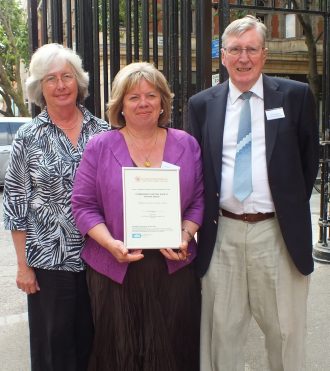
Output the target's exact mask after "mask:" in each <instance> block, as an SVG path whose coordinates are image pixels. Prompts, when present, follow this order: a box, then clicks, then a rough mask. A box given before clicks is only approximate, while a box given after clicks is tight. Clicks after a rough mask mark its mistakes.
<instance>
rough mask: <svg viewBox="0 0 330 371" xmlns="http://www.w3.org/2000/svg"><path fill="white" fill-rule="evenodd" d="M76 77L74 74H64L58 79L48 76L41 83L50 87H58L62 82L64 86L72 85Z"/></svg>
mask: <svg viewBox="0 0 330 371" xmlns="http://www.w3.org/2000/svg"><path fill="white" fill-rule="evenodd" d="M75 78H76V76H75V75H74V74H73V73H64V74H63V75H61V76H60V77H57V76H55V75H48V76H46V77H44V78H43V79H42V80H41V81H42V82H44V83H45V84H47V85H49V86H56V85H57V84H58V82H59V80H61V81H62V82H63V84H64V85H70V84H72V82H73V81H74V79H75Z"/></svg>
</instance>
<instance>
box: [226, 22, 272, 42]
mask: <svg viewBox="0 0 330 371" xmlns="http://www.w3.org/2000/svg"><path fill="white" fill-rule="evenodd" d="M252 29H255V30H256V31H257V32H258V33H259V35H260V37H261V39H262V43H263V46H264V45H265V42H266V33H267V27H266V26H265V25H264V24H263V23H262V22H261V21H260V19H258V18H256V17H254V16H252V15H246V16H245V17H243V18H240V19H236V20H235V21H233V22H231V23H230V24H229V25H228V26H227V27H226V29H225V31H224V33H223V34H222V37H221V40H222V47H226V41H227V39H228V37H230V36H240V35H242V34H243V33H244V32H246V31H249V30H252Z"/></svg>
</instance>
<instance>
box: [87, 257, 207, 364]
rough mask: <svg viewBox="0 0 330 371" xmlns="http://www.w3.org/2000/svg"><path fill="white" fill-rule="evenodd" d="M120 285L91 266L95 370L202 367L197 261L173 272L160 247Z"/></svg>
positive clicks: (133, 265) (132, 266) (130, 269)
mask: <svg viewBox="0 0 330 371" xmlns="http://www.w3.org/2000/svg"><path fill="white" fill-rule="evenodd" d="M144 255H145V257H144V258H143V259H142V260H140V261H138V262H134V263H131V264H130V265H129V267H128V272H127V275H126V277H125V280H124V283H123V284H122V285H121V284H118V283H116V282H114V281H112V280H111V279H109V278H107V277H105V276H104V275H101V274H99V273H97V272H96V271H94V270H93V269H92V268H90V267H89V268H88V270H87V282H88V286H89V292H90V296H91V304H92V311H93V319H94V325H95V338H94V345H93V350H92V355H91V358H90V362H89V370H90V371H198V370H199V328H200V305H201V291H200V281H199V278H198V277H197V275H196V272H195V269H194V263H191V264H189V265H188V266H186V267H185V268H182V269H180V270H179V271H177V272H175V273H173V274H168V271H167V265H166V262H165V258H164V256H163V255H162V254H161V253H160V252H159V251H157V250H148V251H145V252H144Z"/></svg>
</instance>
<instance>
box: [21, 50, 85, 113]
mask: <svg viewBox="0 0 330 371" xmlns="http://www.w3.org/2000/svg"><path fill="white" fill-rule="evenodd" d="M66 63H69V64H70V65H71V67H72V68H73V70H74V74H75V76H76V80H77V84H78V97H77V103H81V104H82V103H83V102H84V100H85V99H86V98H87V97H88V84H89V76H88V72H86V71H84V69H83V67H82V60H81V58H80V57H79V56H78V55H77V54H76V53H75V52H74V51H73V50H72V49H70V48H65V47H64V46H63V45H60V44H57V43H52V44H45V45H43V46H41V47H40V48H39V49H37V50H36V51H35V53H34V54H33V55H32V58H31V62H30V66H29V77H28V78H27V80H26V90H27V95H28V98H29V100H30V102H31V103H35V104H36V105H38V106H39V107H41V108H44V107H45V106H46V101H45V98H44V96H43V93H42V86H41V82H42V79H43V78H44V77H45V76H46V75H47V74H48V73H49V71H50V70H51V68H53V67H54V65H55V66H58V67H59V68H61V67H62V66H64V65H65V64H66Z"/></svg>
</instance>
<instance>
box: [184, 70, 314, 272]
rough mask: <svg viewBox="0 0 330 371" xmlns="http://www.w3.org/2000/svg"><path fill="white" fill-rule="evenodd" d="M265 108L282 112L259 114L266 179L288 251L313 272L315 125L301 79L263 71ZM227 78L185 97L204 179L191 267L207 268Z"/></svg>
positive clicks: (214, 222)
mask: <svg viewBox="0 0 330 371" xmlns="http://www.w3.org/2000/svg"><path fill="white" fill-rule="evenodd" d="M263 86H264V106H265V110H269V109H272V108H279V107H283V110H284V114H285V117H284V118H280V119H275V120H267V118H266V115H265V138H266V157H267V169H268V181H269V186H270V190H271V193H272V197H273V201H274V205H275V211H276V215H277V218H278V221H279V225H280V228H281V232H282V235H283V238H284V241H285V243H286V246H287V248H288V251H289V253H290V255H291V257H292V259H293V261H294V263H295V265H296V266H297V268H298V269H299V271H300V272H301V273H302V274H304V275H308V274H309V273H311V272H312V271H313V258H312V228H311V215H310V206H309V199H310V196H311V193H312V190H313V184H314V181H315V178H316V175H317V170H318V146H319V135H318V125H317V122H316V116H315V103H314V98H313V96H312V93H311V91H310V89H309V87H308V85H307V84H304V83H300V82H297V81H293V80H287V79H281V78H273V77H269V76H266V75H263ZM228 89H229V83H228V81H225V82H224V83H223V84H220V85H217V86H214V87H212V88H209V89H206V90H204V91H202V92H199V93H197V94H196V95H194V96H192V97H191V98H190V99H189V104H188V107H189V108H188V119H189V131H190V132H191V134H192V135H194V136H195V138H196V139H197V140H198V142H199V144H200V145H201V148H202V156H203V171H204V183H205V213H204V221H203V224H202V226H201V229H200V231H199V240H198V241H199V242H198V244H199V247H198V254H197V267H198V271H199V274H200V276H203V275H204V274H205V272H206V271H207V269H208V266H209V263H210V260H211V257H212V252H213V248H214V244H215V240H216V234H217V223H218V215H219V193H220V189H221V166H222V160H221V156H222V141H223V130H224V122H225V114H226V104H227V97H228Z"/></svg>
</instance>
